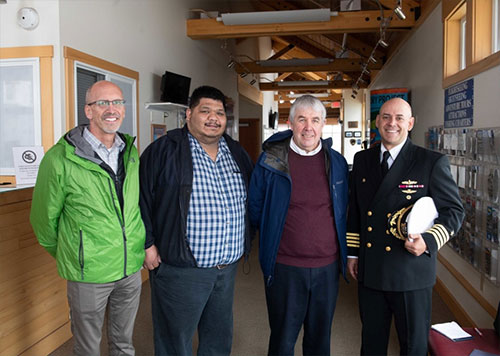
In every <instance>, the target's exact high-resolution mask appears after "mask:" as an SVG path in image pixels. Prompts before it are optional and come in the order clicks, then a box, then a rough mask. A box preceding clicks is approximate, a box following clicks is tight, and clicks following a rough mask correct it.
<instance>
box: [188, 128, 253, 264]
mask: <svg viewBox="0 0 500 356" xmlns="http://www.w3.org/2000/svg"><path fill="white" fill-rule="evenodd" d="M188 136H189V144H190V148H191V155H192V157H193V191H192V193H191V200H190V202H189V211H188V218H187V234H188V240H189V245H190V247H191V251H192V252H193V255H194V258H195V259H196V261H197V263H198V266H199V267H203V268H210V267H215V266H217V265H220V264H229V263H233V262H236V261H237V260H238V259H239V258H240V257H241V256H242V255H243V249H244V235H245V206H246V200H247V192H246V188H245V182H244V181H243V177H242V175H241V172H240V169H239V168H238V165H237V164H236V162H235V160H234V159H233V156H232V155H231V152H230V151H229V148H228V146H227V144H226V141H225V140H224V138H221V139H220V140H219V150H218V152H217V157H216V160H215V162H214V161H213V160H212V159H211V158H210V157H209V155H208V154H207V153H206V152H205V150H204V149H203V148H202V147H201V146H200V144H199V143H198V141H197V140H196V139H195V138H194V137H193V136H192V135H191V134H188Z"/></svg>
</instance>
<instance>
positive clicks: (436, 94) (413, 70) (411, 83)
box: [367, 5, 500, 328]
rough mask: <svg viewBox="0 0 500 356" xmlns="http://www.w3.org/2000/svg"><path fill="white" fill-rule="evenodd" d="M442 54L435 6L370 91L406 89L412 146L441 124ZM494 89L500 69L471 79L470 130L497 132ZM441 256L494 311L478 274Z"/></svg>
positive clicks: (455, 287)
mask: <svg viewBox="0 0 500 356" xmlns="http://www.w3.org/2000/svg"><path fill="white" fill-rule="evenodd" d="M431 39H432V40H431ZM442 52H443V30H442V22H441V5H438V6H437V7H436V9H435V10H434V11H433V12H432V14H431V15H430V16H429V18H428V19H427V20H426V21H425V23H424V24H423V25H422V26H421V27H420V28H418V29H417V30H416V32H415V33H414V34H413V36H412V37H411V39H410V40H409V41H408V42H407V43H406V44H405V45H404V46H403V47H402V48H401V50H400V51H399V53H397V54H396V55H395V56H394V57H393V58H392V59H391V61H390V63H388V64H387V65H386V66H385V67H384V70H383V71H382V72H381V73H380V74H379V76H378V77H377V78H376V80H375V81H374V83H373V84H372V85H371V87H370V89H380V88H399V87H403V88H408V89H410V93H411V94H410V95H411V104H412V107H413V113H414V116H415V117H416V119H417V122H416V126H415V128H414V129H413V134H412V140H413V141H414V142H415V143H417V144H419V145H422V146H424V145H425V132H426V131H427V129H428V127H429V126H436V125H443V123H444V89H443V88H442V77H443V75H442V73H443V71H442ZM499 83H500V67H495V68H492V69H490V70H488V71H486V72H483V73H481V74H479V75H477V76H475V77H474V128H479V127H492V126H499V121H498V109H497V105H496V103H497V102H498V101H499V99H500V95H499V93H500V91H499ZM368 106H369V101H368ZM369 112H370V108H369V107H367V113H368V114H367V115H368V117H369ZM441 253H442V254H443V255H444V256H445V258H446V259H447V260H448V261H450V262H452V263H453V264H454V266H455V268H456V269H457V270H458V271H460V273H461V274H462V275H463V276H464V277H465V278H466V279H467V280H468V281H469V282H470V283H471V284H472V285H473V286H474V288H476V289H477V290H478V291H479V292H480V293H481V294H482V296H483V297H484V298H486V300H488V302H489V303H490V304H491V305H492V306H494V307H495V308H496V307H497V305H498V296H499V294H500V288H497V287H494V286H493V285H492V284H490V283H489V282H485V283H484V284H483V283H481V281H480V276H479V273H477V271H476V270H475V269H474V268H473V267H472V266H470V265H469V264H468V263H466V262H465V261H464V260H463V259H462V258H461V257H459V256H458V255H457V254H456V253H455V252H453V251H452V250H451V249H450V248H449V247H447V246H445V247H444V248H443V249H442V251H441ZM438 277H439V278H440V279H441V280H442V281H443V282H444V284H445V285H446V287H447V288H448V289H449V290H450V292H451V293H452V294H453V296H454V297H455V298H456V299H457V301H458V302H459V303H460V304H461V305H462V306H463V308H464V309H465V310H466V311H467V313H469V316H470V317H471V318H472V319H473V320H474V322H475V323H477V325H479V326H480V327H485V328H491V327H492V321H493V319H492V318H491V316H490V315H489V314H487V313H486V312H485V310H484V309H483V308H482V307H481V306H480V305H479V304H478V302H477V301H476V300H475V299H474V298H472V297H471V295H470V294H469V293H468V292H467V291H466V290H465V289H464V288H463V287H462V286H461V285H460V284H459V282H458V281H457V280H456V279H455V278H454V277H453V276H452V275H451V274H450V273H449V271H448V270H447V269H446V268H445V267H443V266H442V265H440V264H439V266H438Z"/></svg>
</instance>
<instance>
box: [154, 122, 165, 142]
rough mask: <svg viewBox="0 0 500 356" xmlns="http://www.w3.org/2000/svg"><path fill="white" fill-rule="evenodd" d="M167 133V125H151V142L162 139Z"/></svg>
mask: <svg viewBox="0 0 500 356" xmlns="http://www.w3.org/2000/svg"><path fill="white" fill-rule="evenodd" d="M166 133H167V125H164V124H151V141H154V140H156V139H157V138H160V137H162V136H163V135H165V134H166Z"/></svg>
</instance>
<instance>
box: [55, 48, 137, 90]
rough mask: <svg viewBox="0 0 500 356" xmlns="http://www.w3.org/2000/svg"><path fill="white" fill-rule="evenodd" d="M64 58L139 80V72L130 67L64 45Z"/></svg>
mask: <svg viewBox="0 0 500 356" xmlns="http://www.w3.org/2000/svg"><path fill="white" fill-rule="evenodd" d="M64 58H70V59H72V60H74V61H79V62H83V63H87V64H91V65H93V66H95V67H98V68H102V69H105V70H107V71H110V72H113V73H117V74H120V75H124V76H126V77H129V78H132V79H135V80H136V81H139V72H136V71H134V70H132V69H128V68H126V67H122V66H120V65H118V64H115V63H112V62H108V61H106V60H104V59H101V58H98V57H94V56H92V55H90V54H86V53H83V52H80V51H78V50H76V49H73V48H71V47H66V46H65V47H64Z"/></svg>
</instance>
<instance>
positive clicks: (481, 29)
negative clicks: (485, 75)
mask: <svg viewBox="0 0 500 356" xmlns="http://www.w3.org/2000/svg"><path fill="white" fill-rule="evenodd" d="M492 9H493V2H492V1H485V0H448V1H446V2H442V19H443V38H444V48H443V81H442V86H443V88H447V87H449V86H451V85H453V84H456V83H459V82H461V81H463V80H465V79H467V78H470V77H472V76H475V75H477V74H480V73H482V72H484V71H486V70H488V69H490V68H493V67H496V66H498V65H500V51H499V52H496V53H494V52H493V51H492V48H493V46H492V41H493V40H492V37H493V33H492V23H493V16H484V14H488V13H490V14H491V13H492ZM460 11H465V16H466V21H467V22H466V42H465V51H466V65H465V68H464V69H462V70H460V69H459V52H458V51H457V46H458V44H457V42H456V41H457V39H458V37H459V34H460V26H457V24H456V23H457V20H458V18H460V17H461V16H459V15H457V14H460Z"/></svg>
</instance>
